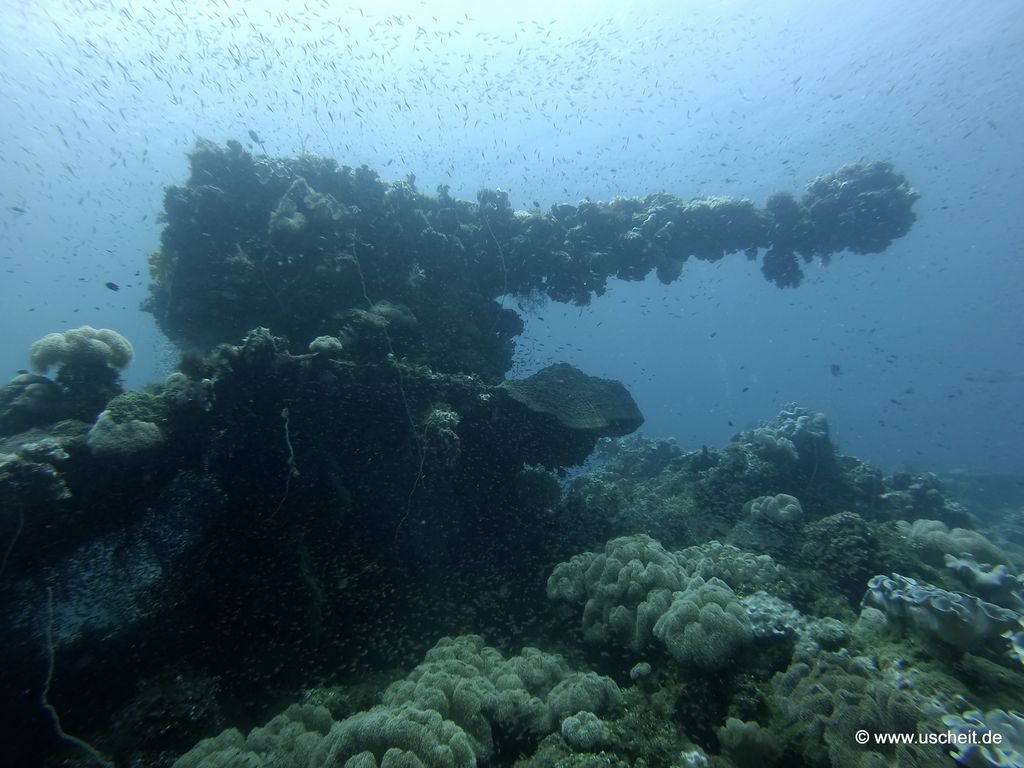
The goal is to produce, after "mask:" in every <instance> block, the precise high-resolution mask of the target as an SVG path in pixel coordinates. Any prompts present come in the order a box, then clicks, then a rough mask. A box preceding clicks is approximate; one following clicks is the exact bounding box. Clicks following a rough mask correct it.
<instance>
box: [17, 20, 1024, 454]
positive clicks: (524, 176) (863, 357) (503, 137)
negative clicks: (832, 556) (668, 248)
mask: <svg viewBox="0 0 1024 768" xmlns="http://www.w3.org/2000/svg"><path fill="white" fill-rule="evenodd" d="M388 5H389V7H388V8H387V10H386V11H384V10H381V8H382V7H383V5H382V4H380V3H375V4H373V8H374V10H369V9H366V10H359V9H358V8H355V7H349V6H348V5H344V4H338V3H329V2H321V3H316V2H310V3H307V4H305V6H303V7H302V10H297V9H298V8H299V5H298V4H293V3H284V2H279V3H269V2H253V3H244V4H235V3H230V2H226V1H225V2H219V3H209V4H207V3H186V2H178V3H174V2H171V3H162V4H160V5H159V7H156V4H150V3H146V4H143V3H133V4H132V3H127V2H111V3H79V2H57V1H56V0H54V1H53V2H46V3H28V2H14V1H13V0H3V2H2V8H3V18H4V32H3V34H2V35H0V73H2V74H0V101H2V110H0V115H2V117H0V178H2V180H3V181H2V185H0V268H2V269H3V273H2V276H3V280H2V281H0V321H2V323H3V340H2V343H0V378H2V377H6V376H8V375H10V374H13V373H14V372H15V371H16V370H17V369H19V368H23V367H25V366H26V365H27V351H28V348H29V346H30V345H31V343H32V342H33V341H34V340H35V339H37V338H39V337H41V336H43V335H44V334H46V333H49V332H51V331H57V330H62V329H65V328H69V327H76V326H79V325H83V324H90V325H94V326H97V327H110V328H114V329H116V330H118V331H119V332H121V333H123V334H124V335H126V336H128V337H129V338H130V339H131V340H132V342H133V343H134V345H135V348H136V353H137V359H136V362H135V364H134V366H133V368H131V369H130V370H129V372H128V373H127V376H126V383H127V384H128V385H129V386H139V385H141V384H144V383H146V382H149V381H154V380H160V379H162V378H163V376H164V375H166V373H167V372H168V371H169V370H170V369H171V367H172V366H173V365H174V363H175V361H176V354H177V353H176V351H175V350H173V349H171V348H170V346H169V345H168V343H167V342H166V341H165V340H164V339H162V338H161V336H160V334H159V333H158V331H157V330H156V329H155V324H154V323H153V321H152V318H151V317H150V316H149V315H146V314H144V313H142V312H141V311H140V310H139V309H138V305H139V302H140V301H141V300H142V299H143V298H144V297H145V296H146V283H147V274H146V261H145V257H146V255H147V254H148V253H149V252H151V251H154V250H156V248H157V247H158V243H159V235H160V223H159V221H158V215H159V212H160V210H161V208H162V190H163V188H164V186H166V185H168V184H173V183H182V182H184V180H185V178H186V175H187V158H186V153H187V151H188V150H189V148H190V147H191V146H192V144H193V142H194V140H195V139H196V137H204V138H209V139H212V140H214V141H217V142H223V141H224V140H226V139H228V138H237V139H239V140H243V141H246V142H247V143H250V142H248V140H247V136H248V131H250V130H253V131H255V132H256V133H257V135H258V136H259V138H260V139H261V141H262V146H259V145H255V144H252V149H253V151H257V152H262V151H264V149H265V151H266V152H267V153H269V154H271V155H292V154H295V153H298V152H301V151H309V152H315V153H321V154H325V155H332V156H334V157H336V158H337V159H338V161H339V162H340V163H343V164H348V165H358V164H361V163H367V164H369V165H370V166H372V167H374V168H376V169H377V170H378V171H379V172H380V173H381V175H382V177H383V178H385V179H387V180H393V179H401V178H404V177H405V176H407V175H408V174H410V173H412V174H415V176H416V182H417V185H418V186H419V187H420V188H421V189H425V190H433V189H434V188H435V187H436V186H437V185H438V184H449V185H450V186H451V192H452V194H453V195H455V196H458V197H465V198H469V199H474V198H475V194H476V191H477V190H478V189H479V188H481V187H484V186H486V187H501V188H504V189H506V190H509V192H510V197H511V200H512V202H513V204H514V205H515V206H516V207H518V208H529V207H531V206H533V205H534V204H539V205H540V206H541V207H542V208H547V207H548V206H549V205H551V204H552V203H556V202H562V201H569V202H575V201H577V200H579V199H582V198H583V197H586V196H589V197H591V198H592V199H595V200H597V199H605V200H607V199H610V198H612V197H614V196H616V195H645V194H647V193H649V192H654V191H662V190H664V191H668V192H672V193H674V194H676V195H678V196H681V197H684V198H688V197H692V196H697V195H714V194H722V195H730V196H747V197H750V198H751V199H753V200H754V201H755V202H757V203H758V204H763V202H764V199H765V198H766V197H767V195H769V194H770V193H771V192H772V191H775V190H780V189H781V190H787V191H791V192H793V193H794V194H798V195H799V194H800V193H801V192H802V188H803V185H804V184H806V183H807V182H809V181H810V180H811V179H813V178H814V177H815V176H816V175H818V174H820V173H825V172H828V171H831V170H834V169H835V168H837V167H839V166H840V165H842V164H844V163H846V162H851V161H858V160H865V161H873V160H887V161H890V162H892V163H893V164H894V165H895V166H896V168H897V169H898V170H900V171H902V172H903V173H905V174H906V175H907V176H908V177H909V178H910V180H911V182H912V183H913V184H914V185H915V186H916V187H917V188H918V189H919V190H920V191H921V193H922V198H921V200H920V201H919V202H918V203H917V206H916V210H917V212H918V221H917V223H916V225H915V227H914V229H913V230H912V231H911V232H910V234H909V235H908V236H907V237H905V238H903V239H902V240H900V241H898V242H896V243H895V244H894V245H893V246H892V247H891V248H890V249H889V250H888V251H887V252H885V253H883V254H878V255H869V256H858V255H845V256H843V257H842V258H839V259H837V260H835V261H834V262H833V263H832V264H831V265H830V266H829V267H828V268H821V267H818V266H816V265H812V266H811V267H810V268H809V269H808V270H807V272H808V279H807V280H806V281H805V284H804V285H803V286H802V287H801V288H799V289H797V290H779V289H777V288H775V287H774V286H772V285H770V284H769V283H767V282H766V281H765V280H764V279H763V278H762V277H761V275H760V274H759V273H758V270H757V269H756V267H755V265H752V264H749V263H747V262H745V260H744V259H743V258H742V257H741V256H733V257H730V258H727V259H725V260H723V261H722V262H719V263H717V264H710V265H709V264H698V263H692V262H691V263H688V264H687V265H686V267H685V269H686V270H687V272H688V275H687V279H685V280H683V281H681V282H679V283H676V284H674V285H672V286H668V287H665V286H661V285H659V284H657V283H656V282H653V281H651V282H648V283H641V284H624V283H613V284H612V286H611V288H610V290H609V291H608V293H607V294H606V295H605V296H604V297H602V298H600V299H597V300H596V301H595V302H594V303H593V304H592V306H590V307H589V308H584V309H580V308H578V307H565V306H562V305H557V304H548V305H545V306H542V307H535V308H529V313H530V314H529V319H528V323H527V330H526V332H525V334H524V335H523V337H522V338H521V339H520V345H519V358H518V362H517V366H516V370H515V371H514V373H516V374H519V373H524V374H525V373H529V372H531V371H533V370H535V369H537V368H539V367H541V366H543V365H545V364H547V363H549V362H551V361H554V360H565V361H568V362H572V363H574V364H576V365H578V366H580V367H582V368H583V369H585V370H586V371H587V372H588V373H591V374H595V375H600V376H608V377H614V378H618V379H620V380H622V381H623V382H624V383H625V384H626V385H627V386H628V387H629V389H630V390H631V392H632V393H633V394H634V396H635V397H636V399H637V401H638V402H639V404H640V406H641V408H642V410H643V411H644V413H645V415H646V417H647V424H646V426H645V432H646V433H647V434H648V435H651V436H675V437H677V438H678V439H679V441H680V443H681V444H682V445H683V446H684V447H686V448H691V447H694V448H695V447H699V446H700V445H701V444H709V445H720V444H722V443H724V442H725V441H726V440H727V439H728V437H729V436H730V435H731V434H732V433H733V432H735V431H737V430H739V429H741V428H744V427H747V426H749V425H750V424H752V423H754V422H757V421H760V420H763V419H769V418H771V417H772V416H773V415H774V414H775V412H776V411H777V410H778V408H779V406H780V405H782V404H784V403H788V402H791V401H797V402H799V403H800V404H801V405H804V406H806V407H810V408H814V409H816V410H821V411H824V412H825V413H826V414H827V415H828V417H829V419H830V422H831V424H832V427H833V431H834V433H835V435H836V437H837V439H838V441H839V443H840V447H841V449H842V450H843V451H844V452H845V453H850V454H854V455H857V456H860V457H861V458H865V459H868V460H872V461H875V462H877V463H879V464H881V465H883V466H884V467H886V468H887V469H900V468H905V467H909V468H914V469H930V470H952V469H958V468H965V469H970V470H973V471H983V472H1015V471H1019V468H1020V466H1021V463H1022V458H1024V449H1022V448H1021V442H1020V438H1019V436H1020V434H1021V430H1022V428H1024V398H1022V397H1021V396H1020V392H1021V391H1022V383H1024V355H1022V345H1024V322H1022V320H1021V310H1020V303H1019V302H1020V296H1021V293H1022V288H1024V261H1022V260H1021V253H1022V248H1024V217H1022V216H1021V215H1020V210H1021V203H1022V201H1024V173H1022V170H1024V168H1022V166H1024V131H1021V130H1020V125H1021V124H1022V123H1024V85H1022V80H1021V78H1020V75H1019V73H1020V72H1021V71H1024V14H1021V13H1020V5H1019V3H1017V2H1012V1H1007V2H1000V1H994V2H993V1H991V0H989V1H986V2H961V3H955V4H954V3H934V2H918V1H916V0H907V1H905V2H900V3H897V4H894V3H891V2H880V1H874V0H871V1H869V2H859V3H846V2H773V3H771V4H750V3H742V2H723V3H715V4H709V3H706V2H703V3H679V2H666V3H654V2H648V3H631V4H629V10H624V4H622V3H607V4H597V3H588V4H586V5H585V7H581V8H580V9H578V10H574V11H566V10H561V9H558V10H557V12H556V10H555V9H553V8H548V7H547V6H548V5H550V4H544V3H537V2H525V3H524V2H517V3H514V4H499V5H498V6H497V7H495V8H489V7H487V6H488V4H479V3H475V4H471V5H470V4H467V6H466V9H462V10H459V11H457V12H455V11H451V10H447V9H436V8H435V7H434V4H431V3H425V2H417V3H393V4H388ZM108 281H110V282H113V283H116V284H117V285H118V286H119V287H120V290H119V291H117V292H114V291H111V290H110V289H108V288H107V287H105V285H104V284H105V283H106V282H108ZM514 301H515V299H514V298H512V299H508V302H510V303H511V302H514ZM833 366H839V367H838V369H837V370H838V375H834V370H833Z"/></svg>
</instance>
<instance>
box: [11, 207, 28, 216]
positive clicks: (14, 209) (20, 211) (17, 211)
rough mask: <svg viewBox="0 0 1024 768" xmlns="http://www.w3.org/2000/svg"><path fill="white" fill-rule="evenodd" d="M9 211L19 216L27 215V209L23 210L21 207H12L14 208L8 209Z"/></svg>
mask: <svg viewBox="0 0 1024 768" xmlns="http://www.w3.org/2000/svg"><path fill="white" fill-rule="evenodd" d="M7 210H9V211H12V212H13V213H16V214H18V215H19V216H20V215H21V214H23V213H25V209H24V208H22V207H21V206H20V205H12V206H10V207H8V209H7Z"/></svg>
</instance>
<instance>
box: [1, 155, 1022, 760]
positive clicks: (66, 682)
mask: <svg viewBox="0 0 1024 768" xmlns="http://www.w3.org/2000/svg"><path fill="white" fill-rule="evenodd" d="M916 197H917V193H916V192H915V191H914V190H913V189H912V188H911V187H910V185H909V184H908V183H907V181H906V179H904V178H903V177H902V176H901V175H900V174H899V173H898V172H896V171H895V170H894V169H893V168H891V167H890V166H888V165H886V164H882V163H875V164H867V165H855V166H846V167H844V168H842V169H840V170H839V171H836V172H835V173H831V174H826V175H824V176H822V177H820V178H819V179H817V180H815V181H813V182H812V183H811V184H810V185H809V186H808V188H807V190H806V193H805V194H804V195H803V196H802V197H801V198H799V199H797V198H796V197H793V196H791V195H789V194H787V193H778V194H776V195H774V196H772V198H770V199H769V201H768V203H767V204H766V205H765V206H764V207H763V208H761V207H757V206H755V205H754V204H753V203H751V202H749V201H745V200H735V199H729V198H701V199H696V200H690V201H683V200H680V199H678V198H675V197H672V196H669V195H664V194H658V195H650V196H648V197H646V198H644V199H617V200H613V201H611V202H608V203H594V202H591V201H589V200H588V201H583V202H581V203H578V204H576V205H569V204H561V205H555V206H553V207H552V208H551V210H550V211H548V212H541V211H539V210H535V211H532V212H521V211H514V210H512V208H511V206H510V204H509V201H508V197H507V195H505V194H504V193H503V192H501V191H500V190H484V191H482V192H480V194H479V195H478V198H477V201H476V202H475V203H472V202H466V201H459V200H454V199H453V198H451V197H450V196H449V195H448V193H447V190H445V189H443V188H442V189H439V190H438V191H437V195H436V196H429V195H425V194H423V193H421V192H420V191H419V190H417V188H416V186H415V180H414V179H412V178H409V179H407V180H406V181H404V182H397V183H386V182H384V181H382V180H380V179H379V178H378V177H377V175H376V174H375V173H373V172H372V171H370V170H369V169H367V168H358V169H351V168H346V167H339V166H337V165H336V164H335V163H334V162H333V161H330V160H325V159H322V158H316V157H312V156H301V157H298V158H292V159H274V158H267V157H254V156H252V155H250V154H249V153H247V152H245V151H244V150H243V149H242V148H241V146H240V145H239V144H237V143H235V142H229V143H228V145H227V147H226V148H222V147H218V146H215V145H213V144H210V143H208V142H200V143H199V144H198V145H197V147H196V149H195V151H194V152H193V153H192V155H191V175H190V177H189V179H188V181H187V182H186V183H185V184H184V185H183V186H173V187H170V188H168V190H167V193H166V197H165V216H164V224H165V227H164V231H163V235H162V239H161V246H160V250H159V251H158V252H157V253H155V254H153V255H152V256H151V257H150V265H151V275H152V284H151V295H150V297H149V299H148V301H147V303H146V308H147V309H148V311H150V312H152V313H153V315H154V317H155V318H156V319H157V322H158V323H159V325H160V327H161V328H162V329H163V330H164V331H165V332H166V334H167V335H168V336H169V337H170V338H171V339H173V340H174V341H175V342H177V343H178V344H179V345H180V346H181V348H182V352H183V354H182V358H181V362H180V364H179V366H178V370H176V371H175V372H173V373H172V374H171V375H170V376H168V378H167V379H166V380H165V381H164V382H162V383H159V384H153V385H150V386H147V387H144V388H142V389H139V390H136V391H123V387H122V385H121V380H120V372H121V370H123V368H124V366H126V365H127V364H128V363H129V362H130V361H131V358H132V348H131V345H130V344H129V342H128V340H127V339H125V338H124V337H123V336H121V335H120V334H118V333H116V332H114V331H112V330H110V329H95V328H90V327H88V326H84V327H82V328H78V329H73V330H70V331H65V332H64V333H61V334H51V335H49V336H47V337H44V338H43V339H41V340H40V341H39V342H38V343H37V344H36V345H34V346H33V348H32V350H30V351H29V359H30V361H31V363H32V365H33V367H35V369H36V373H32V374H27V373H23V374H19V375H18V376H17V377H16V378H15V379H14V380H13V381H11V383H10V384H8V385H7V386H6V387H4V388H3V389H0V535H2V537H3V539H2V540H3V542H4V545H3V559H2V562H0V582H2V587H3V588H2V591H0V605H2V611H3V616H4V617H5V620H4V629H5V633H4V640H3V649H4V654H5V656H4V657H5V661H6V667H5V669H6V670H7V674H6V675H5V680H4V682H3V689H4V692H5V693H6V694H7V695H6V696H5V697H4V700H5V701H6V702H7V703H6V704H5V707H4V715H5V717H4V718H3V722H4V723H5V725H6V727H7V728H9V729H11V731H12V733H11V734H10V735H6V738H5V746H7V747H8V752H7V754H8V757H9V761H10V762H11V764H23V765H30V764H41V765H48V766H58V765H74V764H79V765H97V764H115V765H137V766H142V767H143V768H170V767H171V766H177V768H213V767H214V766H225V765H238V766H278V767H280V766H296V767H298V766H303V767H304V766H310V767H311V768H312V766H344V768H370V767H373V766H376V767H377V768H382V767H386V768H397V767H399V766H401V767H412V768H421V767H423V766H445V767H446V766H460V767H462V766H464V767H466V768H469V767H471V766H481V767H482V766H495V767H497V766H518V768H530V767H532V766H546V767H550V766H563V767H564V768H569V767H570V766H598V765H601V766H629V768H641V767H644V768H659V767H662V766H663V767H664V768H682V767H683V766H701V765H705V766H716V767H717V768H745V767H746V766H755V765H756V766H765V767H766V768H767V767H769V766H772V765H792V766H797V767H798V768H802V767H804V766H806V767H807V768H812V767H814V768H816V767H817V766H828V765H831V766H837V767H843V768H845V766H876V765H898V766H915V765H916V766H931V765H939V764H942V763H941V762H936V761H942V760H945V761H947V762H948V761H949V760H950V759H951V758H949V757H948V755H947V753H948V752H949V750H948V749H947V750H943V749H942V748H940V747H939V746H938V745H937V744H934V743H933V744H919V745H911V746H905V747H896V746H892V747H884V748H883V747H879V748H877V749H876V748H874V747H872V748H867V747H865V748H859V747H858V746H857V745H856V743H855V742H854V741H853V736H852V732H853V730H855V729H856V728H857V727H864V728H869V729H877V730H885V729H891V728H894V727H895V726H899V727H900V728H901V729H902V728H906V729H909V730H910V731H911V732H915V733H921V734H925V733H937V732H938V731H939V730H941V729H950V728H952V729H954V730H956V731H958V732H964V733H969V732H973V731H975V730H978V729H980V728H982V727H983V723H987V724H992V726H993V727H997V728H1003V729H1005V730H1006V731H1007V734H1008V735H1007V738H1008V740H1010V739H1015V740H1016V741H1014V742H1013V743H1018V744H1019V731H1020V715H1019V714H1017V713H1016V712H1015V709H1014V707H1015V706H1016V707H1019V702H1020V701H1021V700H1024V671H1022V667H1021V664H1020V658H1021V657H1022V656H1024V653H1022V651H1021V646H1022V642H1021V636H1022V634H1024V633H1022V631H1021V627H1022V626H1024V616H1022V605H1024V597H1022V594H1021V584H1022V578H1021V576H1020V573H1021V562H1022V561H1021V552H1020V546H1019V543H1016V542H1015V541H1014V540H1013V539H1012V537H1010V536H1002V535H1000V533H999V531H1000V530H1001V529H999V528H997V527H986V524H985V523H986V521H985V518H983V517H982V516H980V515H979V514H977V511H976V510H975V509H973V508H971V507H970V506H967V505H964V504H962V503H959V502H958V501H957V500H956V499H955V498H954V497H953V495H952V494H951V493H950V491H949V490H948V489H947V487H946V486H945V485H944V484H943V483H942V482H941V481H940V479H939V478H937V477H936V476H934V475H930V474H926V473H925V474H908V473H897V474H887V473H885V472H883V471H882V470H881V469H879V468H877V467H874V466H872V465H870V464H868V463H866V462H863V461H860V460H858V459H856V458H854V457H850V456H844V455H842V454H841V453H840V451H839V450H838V448H837V446H836V445H835V443H834V442H833V440H832V436H831V433H830V430H829V425H828V422H827V420H826V418H825V416H824V414H821V413H818V412H816V411H813V410H810V409H806V408H801V407H799V406H796V405H794V406H790V407H787V408H785V409H784V410H783V411H782V412H780V413H779V414H778V416H777V417H775V418H774V419H772V420H770V421H768V422H766V423H764V424H762V425H760V426H757V427H755V428H751V429H748V430H744V431H742V432H739V433H737V434H736V435H735V436H734V437H733V438H732V439H731V440H730V441H729V442H728V443H727V444H726V445H724V446H721V447H719V448H704V449H701V450H697V451H684V450H682V449H681V448H680V447H679V446H678V445H676V444H675V443H673V442H670V441H649V440H645V439H644V438H643V437H642V436H639V435H638V434H636V431H637V430H638V429H639V428H640V427H641V426H642V424H643V415H642V414H641V413H640V411H639V409H638V408H637V405H636V403H635V402H634V400H633V398H632V397H631V395H630V393H629V392H628V391H627V389H626V388H625V387H624V386H623V385H622V384H621V383H619V382H616V381H611V380H607V379H601V378H597V377H594V376H590V375H588V374H587V373H586V372H584V371H580V370H578V369H576V368H574V367H572V366H570V365H567V364H564V363H556V364H554V365H551V366H549V367H547V368H545V369H543V370H541V371H538V372H537V373H535V374H534V375H532V376H530V377H527V378H524V379H518V380H507V379H506V374H507V372H508V371H509V369H510V364H511V360H512V354H513V349H514V347H513V345H514V342H515V338H516V336H517V335H518V334H519V333H520V331H521V329H522V323H521V318H520V317H519V316H518V314H517V313H516V312H515V311H514V310H513V309H512V308H511V305H512V303H513V302H512V301H510V300H509V297H516V298H519V299H521V300H524V301H529V300H531V299H537V298H542V297H545V298H548V299H551V300H554V301H564V302H574V303H577V304H586V303H588V302H589V301H591V300H592V299H593V298H594V297H595V296H600V295H601V293H602V292H603V291H604V289H605V286H606V284H607V281H608V280H609V279H612V278H618V279H628V280H639V279H642V278H644V277H645V276H646V275H648V274H649V273H650V272H652V271H654V272H656V273H657V275H658V277H659V279H661V280H662V281H664V282H672V281H674V280H677V279H681V278H682V277H683V276H684V275H683V271H682V268H683V264H684V262H685V261H686V260H687V259H689V258H696V259H705V260H716V259H720V258H724V257H725V256H727V255H729V254H732V253H737V252H744V253H746V255H747V256H748V257H749V258H751V259H752V260H757V259H758V258H759V255H760V254H762V253H763V257H761V268H762V271H763V272H764V274H765V276H766V277H767V278H768V279H770V280H772V281H773V282H775V283H776V284H778V285H780V286H795V285H797V284H798V283H799V281H800V277H801V267H800V264H801V263H802V262H804V263H806V262H807V261H809V260H811V259H814V258H820V259H821V260H822V261H828V259H829V258H830V257H832V256H834V255H835V254H837V253H839V252H840V251H849V252H851V253H874V252H880V251H883V250H885V249H886V248H887V247H888V246H889V244H890V243H891V242H892V241H893V240H894V239H896V238H898V237H901V236H902V235H904V234H905V233H906V232H907V231H908V230H909V228H910V226H911V225H912V223H913V218H914V214H913V210H912V206H913V203H914V200H915V199H916ZM581 465H584V467H583V468H580V467H581ZM982 713H984V714H982ZM1008 743H1010V742H1009V741H1008ZM1005 754H1009V753H1005ZM1005 754H1004V753H1000V754H996V753H995V752H992V751H989V752H985V751H983V750H970V749H962V750H960V752H959V754H958V757H957V759H960V760H961V761H962V762H964V764H971V765H974V764H984V763H981V762H979V761H982V760H990V761H991V760H1001V759H1002V760H1004V763H1003V764H1008V763H1005V760H1007V759H1009V758H1006V757H1005Z"/></svg>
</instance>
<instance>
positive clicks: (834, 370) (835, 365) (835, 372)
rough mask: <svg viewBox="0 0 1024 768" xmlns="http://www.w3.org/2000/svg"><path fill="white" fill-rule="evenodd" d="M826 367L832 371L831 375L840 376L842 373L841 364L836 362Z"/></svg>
mask: <svg viewBox="0 0 1024 768" xmlns="http://www.w3.org/2000/svg"><path fill="white" fill-rule="evenodd" d="M828 369H829V370H830V371H831V372H832V375H833V376H842V375H843V369H842V366H840V365H839V364H838V363H832V365H830V366H829V367H828Z"/></svg>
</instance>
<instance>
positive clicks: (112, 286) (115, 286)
mask: <svg viewBox="0 0 1024 768" xmlns="http://www.w3.org/2000/svg"><path fill="white" fill-rule="evenodd" d="M104 285H105V286H107V288H109V289H110V290H112V291H120V290H121V286H120V285H118V284H117V283H111V282H109V281H108V282H106V283H104Z"/></svg>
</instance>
